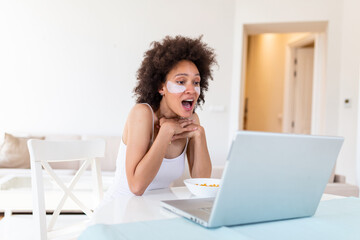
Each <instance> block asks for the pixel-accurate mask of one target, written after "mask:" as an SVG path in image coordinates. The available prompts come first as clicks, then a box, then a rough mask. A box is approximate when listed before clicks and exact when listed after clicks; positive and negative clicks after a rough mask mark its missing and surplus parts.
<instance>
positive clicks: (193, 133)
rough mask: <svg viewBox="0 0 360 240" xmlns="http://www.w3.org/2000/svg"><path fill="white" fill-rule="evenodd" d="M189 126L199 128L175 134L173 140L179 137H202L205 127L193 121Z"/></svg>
mask: <svg viewBox="0 0 360 240" xmlns="http://www.w3.org/2000/svg"><path fill="white" fill-rule="evenodd" d="M187 127H191V128H197V129H196V130H195V131H191V132H183V133H180V134H175V135H174V136H173V137H172V139H171V141H174V140H177V139H181V138H196V137H200V136H201V134H202V132H203V127H202V126H200V125H198V124H195V123H192V124H190V125H188V126H187Z"/></svg>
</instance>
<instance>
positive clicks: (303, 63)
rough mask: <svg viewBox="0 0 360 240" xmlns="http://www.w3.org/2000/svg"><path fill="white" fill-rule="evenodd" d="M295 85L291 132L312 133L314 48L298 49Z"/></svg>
mask: <svg viewBox="0 0 360 240" xmlns="http://www.w3.org/2000/svg"><path fill="white" fill-rule="evenodd" d="M293 64H294V67H293V68H294V78H293V81H294V83H293V84H292V89H291V90H290V91H291V92H292V95H293V96H294V98H293V101H292V103H291V105H292V109H293V116H292V120H291V132H292V133H299V134H310V133H311V112H312V91H313V87H312V86H313V73H314V70H313V69H314V48H313V47H305V48H296V49H295V59H294V62H293Z"/></svg>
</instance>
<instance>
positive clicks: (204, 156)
mask: <svg viewBox="0 0 360 240" xmlns="http://www.w3.org/2000/svg"><path fill="white" fill-rule="evenodd" d="M193 122H194V124H193V125H197V130H196V131H194V132H190V133H183V134H180V135H178V136H175V137H174V138H180V137H189V138H190V139H189V143H188V149H187V157H188V163H189V171H190V176H191V177H193V178H207V177H210V176H211V170H212V166H211V160H210V155H209V151H208V148H207V143H206V136H205V130H204V128H203V127H202V126H200V121H199V117H198V115H197V114H196V113H194V115H193Z"/></svg>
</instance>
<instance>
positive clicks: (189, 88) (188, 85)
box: [185, 83, 195, 94]
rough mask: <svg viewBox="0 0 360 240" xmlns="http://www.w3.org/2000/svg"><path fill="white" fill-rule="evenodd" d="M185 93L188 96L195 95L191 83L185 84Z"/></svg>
mask: <svg viewBox="0 0 360 240" xmlns="http://www.w3.org/2000/svg"><path fill="white" fill-rule="evenodd" d="M185 93H188V94H192V93H195V86H194V85H193V84H192V83H188V84H186V89H185Z"/></svg>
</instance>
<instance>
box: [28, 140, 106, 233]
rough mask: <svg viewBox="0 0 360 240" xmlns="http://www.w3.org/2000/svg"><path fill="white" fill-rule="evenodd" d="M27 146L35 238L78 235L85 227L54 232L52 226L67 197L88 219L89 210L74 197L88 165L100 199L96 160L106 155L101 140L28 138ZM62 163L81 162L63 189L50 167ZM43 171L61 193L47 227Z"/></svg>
mask: <svg viewBox="0 0 360 240" xmlns="http://www.w3.org/2000/svg"><path fill="white" fill-rule="evenodd" d="M28 147H29V153H30V162H31V179H32V180H31V181H32V192H33V206H34V207H33V218H34V222H35V225H36V232H37V234H38V236H37V239H41V240H46V239H51V238H54V237H58V236H61V235H64V234H68V233H69V232H74V231H75V232H78V233H80V231H81V230H82V229H83V228H84V227H86V224H84V223H82V224H80V225H78V226H74V225H71V226H70V227H69V228H62V229H54V226H55V223H56V220H57V218H58V216H59V214H60V212H61V210H62V208H63V206H64V203H65V200H66V199H67V198H71V199H72V200H73V201H74V202H75V203H76V205H77V206H79V208H80V209H81V211H82V212H84V213H85V214H86V215H87V216H88V217H91V215H92V210H91V208H89V207H88V206H86V205H85V204H84V203H83V202H81V201H80V200H79V199H78V198H77V197H76V196H75V195H74V194H73V189H74V186H75V184H76V183H77V182H78V180H79V179H80V177H81V176H82V175H83V173H84V171H85V170H86V169H87V168H88V167H89V165H90V164H91V166H92V175H93V178H94V182H93V184H94V186H93V190H94V193H95V195H96V196H97V199H98V201H99V202H100V200H101V199H102V197H103V188H102V180H101V169H100V162H99V159H97V158H99V157H103V156H104V154H105V142H104V140H102V139H97V140H87V141H81V140H75V141H46V140H35V139H31V140H29V141H28ZM61 161H83V163H82V165H81V167H80V168H79V170H78V171H77V172H76V174H75V175H74V177H73V178H72V180H71V181H70V183H69V185H68V186H66V185H65V183H64V182H63V181H62V180H61V179H60V178H59V176H57V174H56V173H55V172H54V170H53V169H52V168H51V166H50V164H49V163H51V162H61ZM42 168H44V169H45V170H46V172H47V173H48V174H49V176H50V177H51V178H52V179H53V180H54V181H55V182H56V184H57V185H58V186H59V187H60V188H61V189H62V190H63V197H62V198H61V199H59V205H58V206H57V208H56V209H55V210H54V213H53V215H52V218H51V220H50V222H49V224H48V225H47V223H46V209H45V197H44V185H43V170H42ZM90 184H91V183H90Z"/></svg>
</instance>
